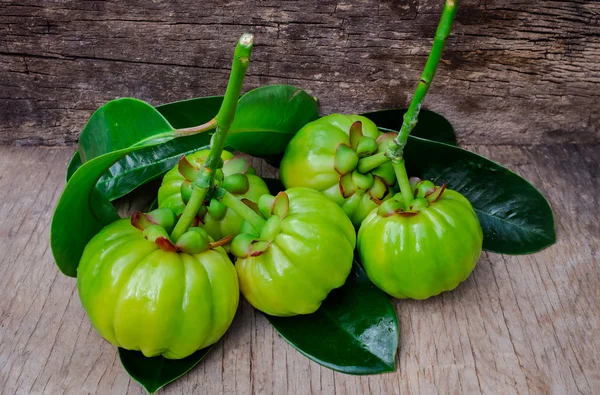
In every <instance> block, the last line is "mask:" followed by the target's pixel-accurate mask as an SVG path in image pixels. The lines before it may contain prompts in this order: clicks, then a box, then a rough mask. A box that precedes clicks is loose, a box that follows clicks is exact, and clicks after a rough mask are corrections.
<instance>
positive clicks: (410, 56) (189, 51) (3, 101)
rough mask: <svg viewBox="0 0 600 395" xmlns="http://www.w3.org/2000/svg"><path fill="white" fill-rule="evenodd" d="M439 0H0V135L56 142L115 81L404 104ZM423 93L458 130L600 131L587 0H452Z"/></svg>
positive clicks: (177, 92)
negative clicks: (236, 73)
mask: <svg viewBox="0 0 600 395" xmlns="http://www.w3.org/2000/svg"><path fill="white" fill-rule="evenodd" d="M441 4H442V0H393V1H392V0H380V1H375V0H371V1H356V0H350V1H343V0H303V1H295V0H294V1H281V0H265V1H243V0H236V1H218V2H209V1H203V0H202V1H201V0H182V1H166V0H164V1H149V0H131V1H118V0H112V1H111V0H109V1H104V0H86V1H79V0H54V1H50V0H46V1H40V0H25V1H16V0H0V143H7V144H14V145H40V144H41V145H65V144H72V143H74V142H75V141H76V139H77V135H78V133H79V131H80V130H81V128H82V127H83V125H84V123H85V121H86V119H87V118H88V117H89V115H90V114H91V113H92V112H93V111H94V110H95V109H96V108H97V107H98V106H99V105H101V104H103V103H104V102H106V101H108V100H111V99H113V98H115V97H123V96H134V97H138V98H141V99H143V100H146V101H148V102H150V103H151V104H161V103H166V102H170V101H175V100H181V99H186V98H191V97H197V96H206V95H216V94H222V93H223V91H224V88H225V84H226V80H227V75H228V70H227V68H228V67H229V64H230V58H231V53H232V48H233V45H234V43H235V41H236V39H237V38H238V37H239V36H240V35H241V34H242V33H243V32H246V31H250V32H252V33H255V34H256V42H257V46H256V48H255V51H254V54H253V56H252V59H253V60H252V63H251V66H250V69H249V77H248V78H247V84H246V87H247V88H248V89H249V88H252V87H256V86H259V85H262V84H271V83H289V84H294V85H297V86H300V87H302V88H304V89H306V90H308V91H309V92H310V93H312V94H313V95H315V96H317V97H318V98H319V99H320V102H321V105H322V110H323V112H324V113H330V112H336V111H337V112H358V111H365V110H376V109H383V108H395V107H403V106H406V105H407V103H408V100H409V98H410V96H411V93H412V90H413V87H414V86H415V83H416V81H417V80H418V77H419V75H420V71H421V69H422V67H423V65H424V63H425V59H426V56H427V54H428V52H429V48H430V45H431V40H432V38H433V35H434V31H435V27H436V25H437V21H438V17H439V15H440V9H441ZM426 106H427V107H429V108H432V109H435V110H436V111H438V112H440V113H442V114H443V115H445V116H446V117H448V118H449V119H450V121H451V122H452V123H453V124H454V125H455V127H456V129H457V130H458V131H459V139H460V141H461V142H462V143H466V144H531V143H544V144H549V143H562V142H578V143H599V142H600V126H599V125H600V112H599V111H597V109H598V108H599V107H600V1H597V0H575V1H551V0H464V1H463V2H462V4H461V6H460V8H459V11H458V14H457V21H456V24H455V28H454V31H453V35H452V38H451V39H450V41H449V44H448V47H447V50H446V52H445V55H444V58H443V63H442V65H441V67H440V70H439V73H438V76H437V78H436V80H435V82H434V84H433V88H432V90H431V92H430V95H429V96H428V98H427V100H426Z"/></svg>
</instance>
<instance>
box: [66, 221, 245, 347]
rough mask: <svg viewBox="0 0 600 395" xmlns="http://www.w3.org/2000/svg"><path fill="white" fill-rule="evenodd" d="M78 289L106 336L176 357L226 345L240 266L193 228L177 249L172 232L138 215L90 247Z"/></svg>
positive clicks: (118, 342) (104, 233)
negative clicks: (221, 341)
mask: <svg viewBox="0 0 600 395" xmlns="http://www.w3.org/2000/svg"><path fill="white" fill-rule="evenodd" d="M159 210H163V209H159ZM132 222H133V224H134V225H136V226H137V227H136V226H133V225H132ZM163 224H164V223H163ZM142 228H143V230H142ZM184 251H190V252H184ZM200 251H201V252H200ZM77 288H78V291H79V297H80V298H81V302H82V304H83V307H84V309H85V310H86V312H87V313H88V316H89V318H90V320H91V322H92V324H93V326H94V328H96V330H97V331H98V332H99V333H100V335H102V337H104V338H105V339H106V340H108V341H109V342H110V343H112V344H113V345H115V346H117V347H122V348H125V349H128V350H139V351H141V352H142V353H143V354H144V355H145V356H147V357H153V356H158V355H162V356H163V357H165V358H169V359H180V358H184V357H186V356H188V355H190V354H192V353H193V352H195V351H197V350H199V349H202V348H205V347H207V346H209V345H211V344H214V343H215V342H216V341H217V340H219V338H221V336H223V334H224V333H225V331H226V330H227V328H229V325H230V324H231V322H232V320H233V317H234V315H235V312H236V310H237V306H238V299H239V287H238V280H237V274H236V272H235V268H234V266H233V264H232V262H231V260H230V259H229V257H228V256H227V253H226V252H225V250H224V249H223V248H222V247H220V243H211V240H210V239H209V238H208V235H207V234H206V232H205V231H204V230H202V229H199V228H190V229H189V230H188V232H186V233H185V234H184V235H183V236H182V237H181V238H180V239H179V240H178V243H177V244H176V245H173V244H172V243H171V242H170V241H169V239H168V234H167V232H166V230H165V228H163V227H162V226H160V225H159V224H154V223H153V218H150V221H148V217H147V215H145V214H142V215H141V216H140V215H139V213H138V215H137V217H136V216H135V215H134V217H133V218H132V221H130V220H129V219H121V220H118V221H115V222H113V223H112V224H110V225H108V226H106V227H104V228H103V229H102V230H101V231H100V232H99V233H98V234H97V235H96V236H94V238H93V239H92V240H91V241H90V242H89V243H88V245H87V246H86V248H85V250H84V252H83V256H82V257H81V261H80V263H79V267H78V269H77Z"/></svg>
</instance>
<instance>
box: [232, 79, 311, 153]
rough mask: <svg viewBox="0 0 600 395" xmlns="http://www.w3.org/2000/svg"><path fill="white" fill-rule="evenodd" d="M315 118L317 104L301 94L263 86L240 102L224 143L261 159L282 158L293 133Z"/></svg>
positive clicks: (283, 87) (284, 87)
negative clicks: (278, 156) (279, 156)
mask: <svg viewBox="0 0 600 395" xmlns="http://www.w3.org/2000/svg"><path fill="white" fill-rule="evenodd" d="M318 117H319V110H318V106H317V101H316V100H315V99H314V98H313V97H312V96H310V95H309V94H308V93H306V92H304V91H303V90H301V89H299V88H296V87H294V86H291V85H269V86H264V87H261V88H258V89H254V90H252V91H250V92H248V93H246V94H245V95H244V96H242V98H241V99H240V101H239V104H238V110H237V112H236V115H235V120H234V121H233V125H231V129H230V131H229V135H228V137H227V143H228V144H230V145H231V146H232V147H234V148H235V149H237V150H239V151H242V152H244V153H246V154H249V155H252V156H256V157H260V158H265V157H273V156H277V155H281V154H283V152H284V151H285V148H286V147H287V144H288V143H289V142H290V140H291V139H292V137H294V135H295V134H296V132H297V131H298V130H300V129H301V128H302V126H304V125H306V124H307V123H308V122H311V121H314V120H315V119H317V118H318Z"/></svg>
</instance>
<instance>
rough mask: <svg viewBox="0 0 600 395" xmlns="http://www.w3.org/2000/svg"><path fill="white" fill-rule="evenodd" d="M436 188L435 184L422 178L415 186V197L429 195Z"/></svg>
mask: <svg viewBox="0 0 600 395" xmlns="http://www.w3.org/2000/svg"><path fill="white" fill-rule="evenodd" d="M435 190H436V188H435V184H434V183H433V182H431V181H429V180H424V181H421V182H419V183H417V185H416V186H415V197H418V198H426V197H427V196H428V195H431V194H432V193H434V192H435Z"/></svg>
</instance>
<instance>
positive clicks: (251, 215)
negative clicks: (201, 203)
mask: <svg viewBox="0 0 600 395" xmlns="http://www.w3.org/2000/svg"><path fill="white" fill-rule="evenodd" d="M215 197H216V198H217V199H219V201H220V202H221V203H223V204H224V205H226V206H227V207H229V208H230V209H232V210H233V211H234V212H235V213H237V214H238V215H239V216H241V217H242V218H244V219H245V220H246V221H248V223H249V224H250V225H252V227H253V228H254V229H255V230H256V231H257V232H258V234H260V232H261V231H262V228H263V227H264V226H265V223H266V221H265V219H264V218H263V217H261V216H260V215H259V214H257V213H256V211H254V210H252V209H251V208H250V207H248V206H246V205H245V204H244V202H242V201H241V200H240V199H238V198H236V197H235V196H233V195H232V194H231V193H230V192H228V191H227V190H226V189H225V188H219V189H218V190H217V193H216V194H215Z"/></svg>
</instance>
